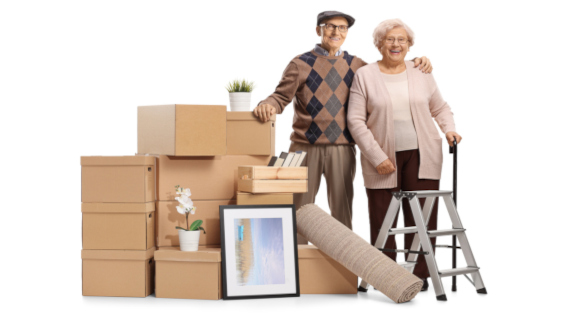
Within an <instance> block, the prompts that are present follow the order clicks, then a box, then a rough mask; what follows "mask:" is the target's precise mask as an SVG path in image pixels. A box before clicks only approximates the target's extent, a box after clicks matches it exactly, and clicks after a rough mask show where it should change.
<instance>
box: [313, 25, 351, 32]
mask: <svg viewBox="0 0 570 321" xmlns="http://www.w3.org/2000/svg"><path fill="white" fill-rule="evenodd" d="M319 26H321V27H325V29H327V30H329V31H333V30H335V29H336V28H338V31H340V32H347V31H348V26H347V25H340V26H337V25H333V24H332V23H323V24H320V25H319Z"/></svg>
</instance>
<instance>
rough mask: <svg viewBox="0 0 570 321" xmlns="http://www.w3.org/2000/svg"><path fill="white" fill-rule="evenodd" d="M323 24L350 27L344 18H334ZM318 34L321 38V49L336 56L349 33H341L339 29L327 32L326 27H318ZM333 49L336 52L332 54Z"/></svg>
mask: <svg viewBox="0 0 570 321" xmlns="http://www.w3.org/2000/svg"><path fill="white" fill-rule="evenodd" d="M323 23H329V24H333V25H335V26H342V25H345V26H348V21H347V20H346V19H345V18H342V17H333V18H331V19H329V20H325V21H324V22H323ZM317 34H318V35H319V36H320V37H321V47H323V49H325V50H327V51H328V52H329V53H330V55H334V54H335V53H336V51H338V49H339V48H340V46H342V44H343V43H344V40H345V39H346V35H347V34H348V32H340V31H339V30H338V28H334V30H327V28H325V27H321V26H317ZM331 49H332V50H335V51H334V52H331Z"/></svg>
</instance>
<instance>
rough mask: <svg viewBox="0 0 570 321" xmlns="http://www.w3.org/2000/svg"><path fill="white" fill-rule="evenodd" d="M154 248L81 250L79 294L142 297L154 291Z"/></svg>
mask: <svg viewBox="0 0 570 321" xmlns="http://www.w3.org/2000/svg"><path fill="white" fill-rule="evenodd" d="M154 251H155V249H154V248H151V249H148V250H146V251H130V250H82V251H81V259H82V261H83V268H82V270H83V295H85V296H126V297H146V296H148V295H150V294H152V293H153V292H154Z"/></svg>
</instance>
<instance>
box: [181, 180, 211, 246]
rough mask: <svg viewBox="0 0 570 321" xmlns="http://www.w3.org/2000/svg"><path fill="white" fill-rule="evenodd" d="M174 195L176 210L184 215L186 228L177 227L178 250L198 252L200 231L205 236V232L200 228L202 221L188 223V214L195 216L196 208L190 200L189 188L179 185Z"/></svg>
mask: <svg viewBox="0 0 570 321" xmlns="http://www.w3.org/2000/svg"><path fill="white" fill-rule="evenodd" d="M175 188H176V194H177V195H179V196H177V197H175V198H174V199H175V200H177V201H178V203H179V204H178V206H176V210H177V211H178V213H180V214H182V215H186V228H183V227H181V226H177V227H176V229H177V230H178V239H179V240H180V250H181V251H198V244H199V243H200V230H202V231H204V234H206V230H204V228H203V227H202V226H201V225H202V223H203V221H202V220H195V221H194V222H192V224H190V222H189V221H188V215H189V214H192V215H194V214H196V207H195V206H194V203H193V202H192V200H191V199H190V196H191V195H192V193H190V189H189V188H182V187H180V185H176V186H175Z"/></svg>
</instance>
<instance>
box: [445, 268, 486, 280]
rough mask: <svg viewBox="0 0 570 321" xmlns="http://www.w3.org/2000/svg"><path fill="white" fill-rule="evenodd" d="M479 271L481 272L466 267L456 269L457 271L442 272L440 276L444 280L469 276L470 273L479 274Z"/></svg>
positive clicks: (477, 269)
mask: <svg viewBox="0 0 570 321" xmlns="http://www.w3.org/2000/svg"><path fill="white" fill-rule="evenodd" d="M477 271H479V268H478V267H469V266H466V267H462V268H456V269H449V270H441V271H439V276H441V277H442V278H444V277H446V276H454V275H461V274H469V273H473V272H477Z"/></svg>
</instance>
